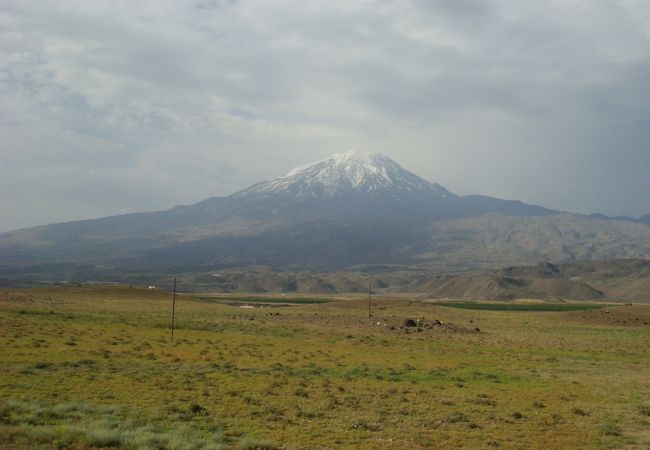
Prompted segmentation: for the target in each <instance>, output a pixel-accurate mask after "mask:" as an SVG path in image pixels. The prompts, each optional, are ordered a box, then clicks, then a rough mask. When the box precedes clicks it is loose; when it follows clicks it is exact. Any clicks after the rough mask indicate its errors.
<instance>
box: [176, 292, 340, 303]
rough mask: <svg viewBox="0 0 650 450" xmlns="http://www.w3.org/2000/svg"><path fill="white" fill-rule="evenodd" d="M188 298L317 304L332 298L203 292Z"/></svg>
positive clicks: (236, 301) (222, 301)
mask: <svg viewBox="0 0 650 450" xmlns="http://www.w3.org/2000/svg"><path fill="white" fill-rule="evenodd" d="M189 297H190V298H193V299H197V300H207V301H212V302H221V303H270V304H273V303H279V304H289V305H318V304H320V303H328V302H331V301H332V299H327V298H316V297H308V298H303V297H286V296H282V297H277V296H276V297H248V296H241V295H204V294H190V295H189Z"/></svg>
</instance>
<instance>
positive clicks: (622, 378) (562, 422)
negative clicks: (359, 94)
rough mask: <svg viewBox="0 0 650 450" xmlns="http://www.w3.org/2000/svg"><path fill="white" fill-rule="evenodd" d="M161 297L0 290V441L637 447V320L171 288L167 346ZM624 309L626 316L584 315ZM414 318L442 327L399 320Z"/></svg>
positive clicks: (641, 391) (648, 332) (645, 358)
mask: <svg viewBox="0 0 650 450" xmlns="http://www.w3.org/2000/svg"><path fill="white" fill-rule="evenodd" d="M240 298H247V297H240ZM254 298H255V297H254ZM170 299H171V297H170V296H169V295H167V294H164V293H160V292H147V291H141V290H137V289H131V290H128V289H125V288H112V289H111V288H100V287H97V288H56V289H54V288H53V289H39V290H24V291H8V292H1V291H0V322H1V323H2V324H3V325H2V327H0V349H2V350H1V355H2V364H0V447H1V448H17V449H20V448H52V447H55V448H75V449H83V448H134V449H135V448H145V449H146V448H167V449H191V448H196V449H200V448H228V449H238V448H240V449H244V448H248V449H254V448H260V449H273V448H287V449H301V448H359V449H375V448H395V449H400V448H404V449H424V448H449V449H451V448H494V447H499V448H512V447H517V448H531V449H535V448H548V449H563V448H621V447H626V446H627V447H629V448H646V447H648V446H649V445H650V439H649V438H648V435H647V432H646V431H645V429H646V427H647V420H648V414H649V413H648V406H647V401H646V398H647V392H650V379H649V378H648V377H647V370H646V368H647V367H649V366H650V354H649V353H648V351H647V342H648V341H649V340H650V327H648V326H644V325H642V324H643V320H645V319H642V320H639V321H634V323H635V324H636V323H639V325H638V326H627V327H623V326H605V325H603V324H602V323H601V322H597V323H594V324H592V323H590V322H588V321H583V322H581V321H580V320H587V319H582V316H583V314H580V313H578V314H576V313H572V312H569V313H562V312H558V313H552V314H551V313H549V314H521V313H515V312H513V311H507V310H506V311H504V310H493V311H473V310H466V309H456V308H432V306H431V304H429V303H420V302H417V301H411V302H409V301H408V300H391V299H386V298H382V299H378V300H376V301H375V305H373V314H374V315H373V317H372V318H370V319H369V318H368V317H367V304H366V301H365V300H363V301H361V300H359V299H356V300H355V299H352V300H349V301H346V300H341V301H338V302H332V303H323V304H311V305H295V306H287V307H285V308H282V309H274V310H273V313H272V314H269V312H268V310H267V309H261V310H260V309H248V310H242V309H241V308H239V307H237V306H229V305H228V304H222V303H216V302H207V301H201V300H194V299H188V298H187V297H183V296H179V297H178V298H177V303H176V320H177V327H178V328H177V330H176V334H175V337H176V339H175V342H171V341H170V335H169V328H168V327H169V319H170V312H171V308H170V307H171V303H170ZM282 300H284V299H282ZM310 300H311V299H310ZM278 311H279V312H280V314H279V315H278V314H277V312H278ZM626 311H627V312H626ZM623 313H626V314H628V315H629V316H630V317H633V316H634V315H635V314H641V313H643V310H641V309H639V308H638V307H623V306H622V307H620V308H612V309H611V314H603V315H602V316H601V314H600V312H599V311H598V312H597V314H598V316H597V317H596V318H597V319H598V320H604V319H602V318H608V319H609V318H611V317H610V316H614V315H616V314H618V315H620V314H623ZM644 314H645V313H644ZM432 316H435V317H432ZM586 316H589V314H588V313H587V314H586ZM424 317H426V318H427V320H429V321H431V320H432V319H433V318H435V319H437V320H440V321H441V322H443V323H444V324H449V323H453V324H454V327H434V328H432V329H428V330H426V329H422V330H420V331H418V330H417V329H416V328H415V327H413V328H411V329H406V328H400V324H403V323H404V319H405V318H420V319H421V318H424ZM578 319H580V320H578ZM617 320H618V319H617ZM629 321H630V320H629V319H628V322H629ZM384 323H393V324H396V325H395V326H385V325H383V324H384ZM475 327H480V329H481V332H480V333H479V332H475V331H474V328H475ZM71 344H74V345H71Z"/></svg>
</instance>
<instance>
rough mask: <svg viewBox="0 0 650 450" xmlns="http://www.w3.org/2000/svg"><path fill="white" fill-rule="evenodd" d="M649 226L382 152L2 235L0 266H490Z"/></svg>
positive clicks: (639, 232)
mask: <svg viewBox="0 0 650 450" xmlns="http://www.w3.org/2000/svg"><path fill="white" fill-rule="evenodd" d="M648 255H650V227H648V226H647V225H644V224H640V223H632V222H625V221H618V220H609V219H595V218H589V217H586V216H580V215H572V214H565V213H560V212H558V211H552V210H549V209H546V208H542V207H539V206H533V205H527V204H524V203H521V202H518V201H508V200H500V199H495V198H491V197H485V196H465V197H462V196H457V195H454V194H453V193H451V192H450V191H448V190H447V189H445V188H444V187H442V186H440V185H438V184H436V183H430V182H429V181H427V180H424V179H423V178H421V177H419V176H417V175H415V174H413V173H411V172H409V171H407V170H405V169H403V168H402V167H400V166H399V165H398V164H397V163H395V162H394V161H392V160H391V159H390V158H388V157H386V156H383V155H366V154H358V153H344V154H336V155H333V156H331V157H329V158H327V159H325V160H322V161H318V162H316V163H313V164H310V165H307V166H302V167H298V168H296V169H294V170H292V171H290V172H289V173H288V174H286V175H285V176H282V177H279V178H276V179H273V180H268V181H264V182H261V183H258V184H256V185H253V186H251V187H249V188H248V189H245V190H243V191H240V192H237V193H235V194H233V195H230V196H228V197H214V198H210V199H207V200H204V201H202V202H199V203H197V204H194V205H189V206H178V207H175V208H172V209H169V210H167V211H159V212H152V213H138V214H127V215H122V216H113V217H107V218H103V219H95V220H85V221H77V222H70V223H64V224H54V225H47V226H42V227H36V228H31V229H25V230H17V231H14V232H9V233H3V234H0V276H7V277H11V276H16V275H18V276H33V277H38V278H39V279H48V277H49V278H50V279H51V278H55V279H56V278H66V279H70V278H73V279H89V278H91V279H96V278H101V277H102V276H103V274H104V275H105V274H109V273H110V274H112V276H116V277H119V274H120V273H123V272H127V271H129V272H134V271H135V272H140V273H164V272H175V273H178V272H191V271H197V272H200V271H207V270H212V269H218V268H225V267H242V266H251V265H268V266H271V267H275V268H296V267H300V268H305V269H310V270H332V269H344V268H349V267H352V266H355V265H368V264H402V265H414V264H415V265H423V264H424V265H428V266H431V267H438V268H447V269H448V268H462V269H466V268H472V267H494V266H506V265H513V264H527V263H537V262H544V261H554V262H561V261H571V260H575V259H606V258H613V257H616V258H629V257H641V258H643V257H647V256H648Z"/></svg>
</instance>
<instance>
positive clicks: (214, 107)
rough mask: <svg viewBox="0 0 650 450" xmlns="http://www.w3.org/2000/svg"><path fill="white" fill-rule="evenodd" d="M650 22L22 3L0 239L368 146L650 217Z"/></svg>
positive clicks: (235, 184) (4, 67)
mask: <svg viewBox="0 0 650 450" xmlns="http://www.w3.org/2000/svg"><path fill="white" fill-rule="evenodd" d="M649 18H650V7H649V6H648V5H647V4H646V3H645V2H643V1H641V0H638V1H626V2H616V1H614V2H612V1H604V0H602V1H594V2H589V3H581V2H553V3H545V2H532V1H530V2H528V1H525V2H521V1H514V0H501V1H496V0H494V1H479V0H462V1H454V2H449V1H442V0H440V1H437V0H436V1H428V2H424V1H413V2H396V1H361V0H360V1H350V2H324V1H322V2H320V1H313V2H312V1H310V2H302V3H295V2H289V1H280V0H278V1H273V2H267V1H238V2H234V1H209V0H208V1H203V0H201V1H196V2H193V3H186V2H174V1H172V2H166V3H159V2H140V3H136V4H134V3H131V2H119V1H118V2H109V1H106V2H104V1H97V2H84V3H78V2H72V1H70V2H68V1H43V2H39V3H38V5H37V4H33V3H31V4H30V3H28V2H19V1H8V2H5V3H4V4H3V6H2V7H0V21H1V25H2V26H0V33H1V35H0V100H1V105H2V106H0V135H1V136H2V143H1V144H0V159H1V161H0V162H1V164H0V180H2V181H0V189H1V190H2V194H1V196H0V207H2V210H3V213H4V214H3V216H2V218H1V219H2V220H0V230H3V229H4V230H6V229H10V228H16V227H22V226H29V225H36V224H40V223H45V222H55V221H61V220H68V219H72V218H82V217H94V216H100V215H108V214H113V213H118V212H120V213H121V212H127V211H139V210H151V209H159V208H165V207H171V206H173V205H174V204H178V203H190V202H193V201H198V200H200V199H202V198H205V197H209V196H212V195H225V194H228V193H230V192H232V191H234V190H237V189H240V188H243V187H245V186H246V185H247V184H250V183H253V182H255V181H258V180H259V179H262V178H268V177H272V176H277V175H279V174H281V173H283V172H284V171H286V170H288V169H289V168H290V167H292V166H294V165H297V164H301V163H305V162H308V161H311V160H314V159H317V158H321V157H324V156H326V155H327V154H329V153H333V152H336V151H341V150H348V149H350V148H355V149H359V150H370V151H381V152H384V153H387V154H389V155H390V156H392V157H393V158H394V159H396V160H397V161H398V162H400V163H402V164H403V165H404V166H405V167H407V168H410V169H411V170H415V171H416V172H418V173H419V174H421V175H423V176H425V177H427V178H429V179H433V180H436V181H439V182H441V183H443V184H446V185H447V187H448V188H449V189H450V190H452V191H458V192H460V193H470V192H482V193H486V194H493V195H501V196H504V197H508V198H519V199H521V200H524V201H529V202H535V203H541V204H543V205H546V206H549V207H555V208H560V209H565V210H572V211H579V212H592V211H595V210H598V211H602V212H605V213H611V214H623V213H625V214H632V215H640V214H642V213H645V212H650V196H649V195H647V194H648V193H650V189H649V188H650V186H649V185H648V181H647V178H648V177H647V176H646V175H645V172H647V169H648V168H650V161H649V160H648V158H649V156H648V155H649V154H650V152H648V151H647V150H646V148H647V144H648V142H649V137H650V136H649V135H648V132H647V131H646V129H647V123H648V119H650V102H648V101H647V99H648V98H649V96H648V94H650V92H649V89H650V88H649V87H648V86H649V85H648V83H647V80H648V78H649V75H650V69H649V67H650V50H649V49H650V45H649V44H650V42H649V41H650V19H649ZM540 174H543V175H542V176H540ZM93 180H96V182H93ZM81 193H83V195H81ZM55 197H56V198H55ZM54 204H56V205H58V206H57V207H56V208H52V207H51V205H54Z"/></svg>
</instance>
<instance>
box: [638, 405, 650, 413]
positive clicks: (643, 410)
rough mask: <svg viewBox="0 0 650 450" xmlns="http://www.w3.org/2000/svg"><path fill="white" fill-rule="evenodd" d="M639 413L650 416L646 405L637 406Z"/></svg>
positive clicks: (648, 407)
mask: <svg viewBox="0 0 650 450" xmlns="http://www.w3.org/2000/svg"><path fill="white" fill-rule="evenodd" d="M639 412H640V413H641V415H643V416H650V406H648V405H640V406H639Z"/></svg>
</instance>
